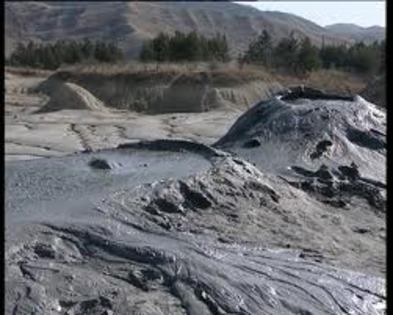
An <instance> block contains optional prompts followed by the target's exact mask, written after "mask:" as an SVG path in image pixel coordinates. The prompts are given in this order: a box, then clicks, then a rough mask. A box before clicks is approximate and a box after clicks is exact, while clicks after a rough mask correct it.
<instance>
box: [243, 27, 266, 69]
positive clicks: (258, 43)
mask: <svg viewBox="0 0 393 315" xmlns="http://www.w3.org/2000/svg"><path fill="white" fill-rule="evenodd" d="M272 49H273V44H272V38H271V36H270V34H269V33H268V32H267V31H266V30H263V32H262V33H261V34H260V35H259V36H258V37H257V39H256V40H255V41H252V42H251V43H250V45H249V46H248V49H247V51H246V53H245V56H244V60H245V61H246V62H254V63H262V64H263V65H265V66H268V65H270V64H271V56H272Z"/></svg>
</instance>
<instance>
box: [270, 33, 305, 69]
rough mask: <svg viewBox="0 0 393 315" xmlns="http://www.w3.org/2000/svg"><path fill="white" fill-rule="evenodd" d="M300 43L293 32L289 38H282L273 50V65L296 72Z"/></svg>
mask: <svg viewBox="0 0 393 315" xmlns="http://www.w3.org/2000/svg"><path fill="white" fill-rule="evenodd" d="M298 48H299V42H298V40H297V39H296V38H295V34H294V33H293V32H292V33H291V34H290V35H289V37H284V38H282V39H281V40H280V41H279V43H278V44H277V46H276V47H275V48H274V50H273V64H274V65H275V66H276V67H278V68H286V69H288V70H290V71H295V69H296V63H297V58H298V57H297V53H298Z"/></svg>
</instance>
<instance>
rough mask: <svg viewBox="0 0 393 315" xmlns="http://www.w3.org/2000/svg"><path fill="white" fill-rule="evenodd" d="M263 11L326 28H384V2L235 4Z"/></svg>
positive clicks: (256, 2) (257, 2)
mask: <svg viewBox="0 0 393 315" xmlns="http://www.w3.org/2000/svg"><path fill="white" fill-rule="evenodd" d="M236 3H239V4H247V5H252V6H253V7H256V8H258V9H261V10H263V11H281V12H287V13H292V14H295V15H298V16H301V17H303V18H305V19H307V20H310V21H312V22H314V23H317V24H319V25H321V26H326V25H330V24H335V23H353V24H357V25H359V26H363V27H369V26H374V25H378V26H386V17H385V10H386V9H385V1H255V2H236Z"/></svg>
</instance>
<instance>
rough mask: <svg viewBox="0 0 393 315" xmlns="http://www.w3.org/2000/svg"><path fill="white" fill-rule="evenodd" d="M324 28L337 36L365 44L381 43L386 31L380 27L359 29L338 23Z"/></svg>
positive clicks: (359, 27)
mask: <svg viewBox="0 0 393 315" xmlns="http://www.w3.org/2000/svg"><path fill="white" fill-rule="evenodd" d="M326 28H327V29H328V30H330V31H332V32H333V33H335V34H337V35H341V36H344V37H347V38H352V39H354V40H356V41H364V42H366V43H372V42H374V41H375V40H377V41H381V40H384V39H385V37H386V29H385V28H384V27H381V26H371V27H361V26H358V25H355V24H350V23H338V24H332V25H329V26H326Z"/></svg>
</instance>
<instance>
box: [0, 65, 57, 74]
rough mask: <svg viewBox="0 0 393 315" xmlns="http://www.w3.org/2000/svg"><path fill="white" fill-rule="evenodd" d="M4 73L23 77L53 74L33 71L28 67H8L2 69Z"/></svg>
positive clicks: (41, 70)
mask: <svg viewBox="0 0 393 315" xmlns="http://www.w3.org/2000/svg"><path fill="white" fill-rule="evenodd" d="M4 73H9V74H16V75H23V76H48V75H51V74H52V73H54V71H51V70H43V69H35V68H28V67H10V66H6V67H5V68H4Z"/></svg>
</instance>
